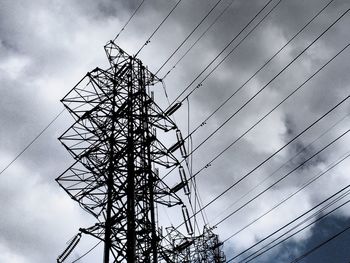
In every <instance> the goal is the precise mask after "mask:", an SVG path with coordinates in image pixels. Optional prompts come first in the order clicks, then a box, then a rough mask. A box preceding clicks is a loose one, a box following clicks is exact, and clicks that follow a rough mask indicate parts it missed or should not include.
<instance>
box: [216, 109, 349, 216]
mask: <svg viewBox="0 0 350 263" xmlns="http://www.w3.org/2000/svg"><path fill="white" fill-rule="evenodd" d="M349 114H350V113H349ZM349 114H346V115H345V116H344V117H342V118H341V119H340V120H338V121H337V122H336V123H334V124H333V125H332V126H331V127H329V128H328V129H327V130H326V131H324V132H323V133H322V134H321V135H320V136H318V137H317V138H316V139H314V140H313V141H312V142H310V143H309V144H308V145H306V146H305V147H303V148H302V149H301V150H300V151H298V152H297V153H296V154H295V155H294V156H292V157H291V158H289V160H287V161H286V162H284V163H283V164H282V165H280V166H279V167H278V168H277V169H276V170H274V171H273V172H272V173H271V174H270V175H268V176H267V177H265V179H264V180H262V181H260V182H259V183H258V184H256V185H255V186H254V187H253V188H251V189H250V190H249V191H248V192H246V193H245V194H244V195H242V196H241V197H240V198H239V199H237V200H236V201H235V202H233V203H232V204H231V205H230V206H228V207H227V208H226V209H224V211H227V210H228V209H230V208H232V207H233V206H234V205H235V204H237V203H238V202H239V201H241V200H242V199H243V198H244V197H246V196H247V195H248V194H250V193H252V192H253V191H254V190H255V189H257V188H258V187H259V186H261V185H262V184H263V183H264V182H266V181H267V180H268V179H270V178H271V177H272V176H273V175H275V174H276V173H277V172H278V171H280V170H281V169H282V168H283V167H285V166H286V165H287V164H288V163H290V162H291V161H292V160H294V159H295V158H296V157H297V156H299V155H300V154H301V153H303V152H304V151H306V150H307V149H308V148H309V147H310V146H311V145H312V144H314V143H315V142H316V141H318V140H319V139H321V138H322V137H323V136H324V135H325V134H327V133H328V132H329V131H330V130H332V129H333V128H334V127H336V126H337V125H338V124H339V123H340V122H342V121H343V120H344V119H345V118H347V117H348V116H349ZM224 211H223V212H224ZM223 212H222V213H220V214H219V215H218V216H217V217H216V219H217V218H218V217H219V216H221V215H222V214H223Z"/></svg>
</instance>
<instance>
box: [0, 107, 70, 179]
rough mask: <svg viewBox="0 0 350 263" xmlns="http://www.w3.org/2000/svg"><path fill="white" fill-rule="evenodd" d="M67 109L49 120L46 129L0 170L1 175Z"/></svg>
mask: <svg viewBox="0 0 350 263" xmlns="http://www.w3.org/2000/svg"><path fill="white" fill-rule="evenodd" d="M65 110H66V109H65V108H64V109H63V110H61V111H60V112H59V113H58V114H57V115H56V116H55V117H54V118H53V119H52V121H50V122H49V124H48V125H46V126H45V127H44V129H42V130H41V131H40V132H39V133H38V135H36V136H35V137H34V139H33V140H31V141H30V142H29V144H28V145H27V146H26V147H24V149H23V150H22V151H20V152H19V153H18V154H17V155H16V157H15V158H13V159H12V161H10V162H9V163H8V164H7V165H6V166H5V168H3V169H2V170H1V172H0V175H2V174H3V173H4V172H5V171H6V170H7V169H8V168H9V167H10V166H11V165H12V164H13V163H14V162H15V161H16V160H17V159H18V158H19V157H20V156H21V155H22V154H23V153H25V151H27V150H28V148H29V147H30V146H32V144H33V143H34V142H36V141H37V140H38V139H39V137H40V136H41V135H42V134H43V133H44V132H45V131H46V130H47V129H48V128H50V126H51V125H52V124H53V123H54V122H55V121H56V120H57V119H58V117H60V116H61V115H62V113H63V112H64V111H65Z"/></svg>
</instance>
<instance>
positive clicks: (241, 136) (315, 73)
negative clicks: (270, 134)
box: [191, 44, 350, 176]
mask: <svg viewBox="0 0 350 263" xmlns="http://www.w3.org/2000/svg"><path fill="white" fill-rule="evenodd" d="M349 46H350V44H348V45H346V46H345V47H344V48H343V49H341V50H340V51H339V52H338V53H337V54H335V55H334V56H333V57H332V58H331V59H330V60H328V61H327V62H326V63H325V64H324V65H323V66H322V67H320V68H319V69H318V70H317V71H316V72H314V73H313V74H312V75H311V76H309V77H308V78H307V79H306V80H305V81H304V82H303V83H302V84H301V85H299V86H298V87H297V88H296V89H294V90H293V91H292V92H291V93H289V94H288V96H287V97H285V98H284V99H283V100H282V101H280V102H279V103H278V104H277V105H276V106H275V107H273V108H272V109H271V110H270V111H268V112H267V113H266V114H265V115H264V116H263V117H261V118H260V119H259V120H258V121H257V122H255V123H254V125H253V126H251V127H250V128H249V129H247V130H246V131H245V132H244V133H242V134H241V135H240V136H239V137H238V138H237V139H235V140H234V141H233V142H232V143H230V144H229V145H228V146H226V147H225V148H224V149H223V150H222V151H221V152H219V153H218V154H217V155H216V156H215V157H214V158H212V159H211V160H210V161H209V162H208V163H207V164H206V165H205V166H203V167H202V168H201V169H199V170H198V171H197V172H196V173H195V174H194V175H193V176H197V174H199V173H200V172H202V171H203V170H204V169H206V168H208V167H209V166H211V164H212V163H213V162H214V161H216V160H217V159H218V158H219V157H220V156H221V155H223V154H224V153H225V152H226V151H227V150H228V149H230V148H231V147H232V146H233V145H235V144H236V143H237V142H238V141H239V140H240V139H241V138H243V137H244V136H245V135H246V134H247V133H249V132H250V131H251V130H252V129H254V128H255V127H256V126H257V125H258V124H259V123H260V122H262V121H263V120H264V119H265V118H267V117H268V116H269V115H270V114H271V113H272V112H273V111H275V110H276V109H277V108H278V107H279V106H280V105H282V104H283V103H284V102H285V101H287V100H288V99H289V98H290V97H291V96H293V94H295V93H296V92H297V91H298V90H300V89H301V88H302V87H303V86H305V84H307V83H308V82H309V81H310V80H311V79H312V78H314V77H315V76H316V75H317V74H318V73H319V72H321V71H322V70H323V69H324V68H325V67H326V66H327V65H329V63H331V62H332V61H333V60H334V59H335V58H336V57H337V56H339V55H340V54H341V53H342V52H344V51H345V50H346V49H347V48H348V47H349ZM236 112H237V111H236ZM236 112H235V113H234V114H236ZM231 116H233V115H231ZM230 118H231V117H230ZM230 118H229V119H230ZM229 119H228V120H229ZM228 120H226V121H225V122H224V123H223V124H221V125H220V126H219V128H222V127H223V126H224V124H225V123H227V121H228ZM217 131H218V128H217V129H216V130H215V131H214V132H217ZM212 134H213V133H211V134H210V135H209V136H208V137H207V138H206V139H205V140H204V141H202V142H201V143H200V144H199V145H198V146H197V147H196V148H195V149H194V150H193V151H192V152H191V154H192V153H193V152H194V151H195V150H196V149H198V148H199V147H200V146H201V145H203V144H204V142H206V141H207V140H208V139H209V138H210V137H211V136H212Z"/></svg>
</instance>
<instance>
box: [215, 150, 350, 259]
mask: <svg viewBox="0 0 350 263" xmlns="http://www.w3.org/2000/svg"><path fill="white" fill-rule="evenodd" d="M349 156H350V153H349V152H348V153H347V154H346V155H345V156H343V157H342V158H340V159H339V160H338V161H336V162H335V163H333V164H332V165H330V166H329V167H328V168H327V169H326V170H324V171H323V172H321V173H319V174H318V175H316V176H314V177H313V178H312V179H310V180H309V181H308V182H306V183H304V184H303V185H302V186H301V187H299V189H298V190H297V191H294V192H293V193H291V194H290V195H289V196H288V197H286V198H284V199H283V200H281V201H280V202H278V203H277V204H276V205H274V206H273V207H272V208H270V209H269V210H268V211H266V212H264V213H263V214H262V215H260V216H259V217H257V218H255V219H254V220H252V221H251V222H250V223H249V224H247V225H245V226H244V227H242V228H240V229H239V230H237V231H236V232H235V233H233V234H231V235H230V236H229V237H227V238H226V239H225V240H224V241H223V242H224V243H225V242H227V241H228V240H229V239H231V238H233V237H234V236H236V235H237V234H239V233H241V232H242V231H243V230H245V229H247V228H248V227H249V226H251V225H253V224H254V223H255V222H257V221H258V220H260V219H261V218H263V217H265V216H266V215H268V214H269V213H271V212H272V211H274V210H275V209H276V208H278V207H279V206H280V205H282V204H284V203H285V202H286V201H288V200H289V199H291V198H292V197H294V196H295V195H297V194H298V193H299V192H301V191H302V190H304V189H305V188H306V187H307V186H309V185H310V184H312V183H314V182H315V181H316V180H318V179H319V178H321V177H322V176H323V175H325V174H327V173H328V172H329V171H330V170H332V169H333V168H335V167H336V166H338V165H339V164H341V163H342V162H344V161H345V160H346V159H347V158H349ZM348 187H350V185H349V186H347V188H348ZM313 209H314V208H313ZM309 211H310V210H309ZM222 222H223V221H220V223H222ZM218 224H219V223H217V224H215V225H216V226H217V225H218ZM279 231H280V230H278V231H276V233H277V232H279ZM274 234H275V232H274V233H273V234H271V236H272V235H274ZM269 237H270V235H269V236H268V237H266V238H264V239H261V240H260V241H259V242H257V243H255V244H254V245H252V246H251V247H249V248H248V249H246V250H244V251H242V252H241V253H240V254H239V255H236V256H235V258H237V257H238V256H240V255H242V254H244V253H245V252H246V251H248V250H250V249H251V248H253V247H255V246H257V245H258V244H260V243H261V242H263V241H265V240H266V239H267V238H269Z"/></svg>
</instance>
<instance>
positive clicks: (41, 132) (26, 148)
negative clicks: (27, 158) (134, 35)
mask: <svg viewBox="0 0 350 263" xmlns="http://www.w3.org/2000/svg"><path fill="white" fill-rule="evenodd" d="M144 2H145V0H142V1H141V3H140V4H139V5H138V7H137V8H136V9H135V11H134V12H133V13H132V15H131V16H130V17H129V19H128V20H127V22H126V23H125V25H124V26H123V28H122V29H121V30H120V31H119V33H118V34H117V36H116V37H115V38H114V40H113V42H114V41H115V40H116V39H117V38H118V37H119V36H120V34H121V33H122V31H124V30H125V28H126V26H127V25H128V24H129V23H130V21H131V20H132V19H133V18H134V16H135V15H136V13H137V11H138V10H139V9H140V8H141V6H142V4H143V3H144ZM65 110H66V108H64V109H62V110H61V111H60V112H59V113H58V114H57V115H56V116H55V117H54V118H53V119H52V120H51V121H50V122H49V124H47V125H46V126H45V127H44V128H43V129H42V130H41V131H40V132H39V133H38V135H36V136H35V137H34V138H33V139H32V140H31V141H30V142H29V144H28V145H27V146H25V147H24V149H23V150H22V151H21V152H19V153H18V154H17V155H16V157H15V158H14V159H12V160H11V161H10V162H9V163H8V164H7V165H6V166H5V168H3V169H2V170H1V172H0V175H1V174H2V173H4V172H5V171H6V170H7V169H8V168H9V167H10V166H11V165H12V164H13V163H14V162H15V161H16V160H17V159H18V158H19V157H20V156H21V155H22V154H23V153H25V152H26V151H27V150H28V148H29V147H30V146H32V144H33V143H34V142H36V141H37V140H38V139H39V137H40V136H41V135H42V134H43V133H44V132H45V131H46V130H47V129H48V128H49V127H50V126H51V125H52V124H53V123H54V122H55V121H56V120H57V119H58V118H59V117H60V116H61V115H62V113H63V112H64V111H65Z"/></svg>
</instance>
